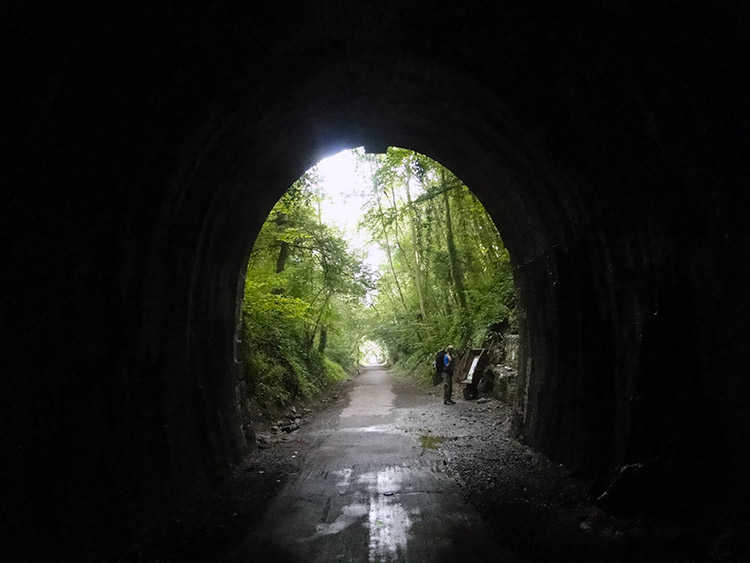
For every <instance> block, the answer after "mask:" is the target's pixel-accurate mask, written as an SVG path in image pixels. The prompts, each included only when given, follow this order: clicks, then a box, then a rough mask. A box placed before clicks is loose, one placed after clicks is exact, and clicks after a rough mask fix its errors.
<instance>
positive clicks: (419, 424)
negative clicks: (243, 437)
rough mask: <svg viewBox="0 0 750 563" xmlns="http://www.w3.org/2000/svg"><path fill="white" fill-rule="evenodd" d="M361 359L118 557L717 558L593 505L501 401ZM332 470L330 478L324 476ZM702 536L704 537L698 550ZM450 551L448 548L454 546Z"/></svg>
mask: <svg viewBox="0 0 750 563" xmlns="http://www.w3.org/2000/svg"><path fill="white" fill-rule="evenodd" d="M460 390H461V386H456V389H455V390H454V398H455V399H456V401H457V403H456V404H455V405H451V406H446V405H443V404H442V400H441V398H442V390H441V389H440V388H429V387H426V386H424V385H417V384H414V383H411V382H407V381H403V380H394V379H393V378H389V377H388V376H387V375H386V374H385V373H376V370H370V371H367V370H365V371H364V373H363V374H362V375H361V376H360V377H358V378H355V379H353V380H350V381H349V382H347V383H345V384H344V385H343V386H342V388H341V389H340V390H339V391H338V394H337V395H336V398H335V399H334V400H332V401H330V402H328V403H324V404H321V405H319V406H318V408H316V409H314V410H313V412H312V413H311V414H309V415H307V416H305V417H303V418H302V419H301V420H300V421H299V423H300V427H299V429H297V430H293V431H291V432H289V433H286V432H283V431H275V430H274V429H272V428H270V427H268V428H265V429H264V428H260V429H259V430H260V435H261V437H262V438H263V441H264V443H262V444H261V445H262V446H263V447H262V448H261V449H259V450H258V451H257V452H255V453H254V454H253V455H251V456H249V458H248V460H247V461H246V463H245V464H244V465H243V466H242V467H241V468H239V469H238V470H237V472H236V473H235V474H234V475H233V476H231V478H229V479H228V480H227V481H226V482H225V483H224V484H223V485H222V486H221V487H220V488H219V489H218V490H217V491H216V492H215V493H214V494H212V495H209V496H207V497H205V498H201V499H196V501H195V502H193V503H192V504H191V505H189V506H186V507H185V508H184V510H183V511H182V512H181V514H180V515H178V517H177V518H176V519H174V520H173V521H170V522H168V523H166V524H165V526H164V527H163V529H162V530H160V531H159V532H158V533H155V534H153V535H152V536H151V537H150V538H148V539H147V540H144V542H143V543H142V544H141V545H140V546H139V547H137V548H134V549H133V550H132V551H131V552H130V553H129V554H126V556H125V557H124V558H120V559H118V560H119V561H127V562H130V561H149V562H156V561H160V562H162V563H163V562H167V561H170V562H171V561H174V562H183V563H184V562H191V563H198V562H208V561H212V562H221V561H284V562H287V561H301V560H305V561H337V560H338V561H414V562H427V561H442V560H463V561H472V560H476V561H507V562H513V561H529V562H531V561H545V562H573V561H575V562H584V561H592V562H593V561H597V562H604V561H610V562H628V563H630V562H636V561H639V562H640V561H642V562H644V563H645V562H646V561H648V562H653V561H682V562H685V561H720V560H726V561H730V560H734V559H719V558H707V555H706V554H705V552H704V549H703V547H700V546H698V545H697V544H696V541H690V538H689V537H688V536H687V534H686V533H685V532H683V531H681V530H679V529H677V528H676V527H674V526H671V525H669V524H666V523H664V522H654V521H636V522H634V521H627V520H620V519H616V518H613V517H610V516H608V515H606V514H604V513H603V512H601V511H600V510H598V509H596V508H594V507H593V503H592V501H591V499H589V498H588V495H587V489H586V486H585V484H584V483H579V482H576V481H575V480H574V479H572V478H571V477H570V476H569V475H568V474H567V472H566V471H565V470H564V469H563V468H562V467H560V466H556V465H555V464H552V463H550V462H549V461H548V460H546V459H545V458H544V457H543V456H542V455H540V454H537V453H534V452H533V451H532V450H530V449H529V448H527V447H525V446H523V445H522V444H519V443H518V442H516V441H515V440H513V439H512V438H510V437H509V435H508V430H509V422H510V409H509V407H507V406H506V405H504V404H502V403H500V402H498V401H496V400H493V399H488V398H486V397H480V399H479V400H478V401H465V400H464V399H463V398H461V396H460ZM329 477H330V479H329ZM698 547H700V548H699V549H698ZM456 558H458V559H456Z"/></svg>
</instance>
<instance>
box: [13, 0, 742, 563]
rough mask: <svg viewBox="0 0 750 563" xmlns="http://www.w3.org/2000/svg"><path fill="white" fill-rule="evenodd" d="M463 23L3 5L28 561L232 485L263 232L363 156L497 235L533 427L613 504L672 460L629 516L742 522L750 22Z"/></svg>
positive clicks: (470, 13)
mask: <svg viewBox="0 0 750 563" xmlns="http://www.w3.org/2000/svg"><path fill="white" fill-rule="evenodd" d="M454 4H455V3H440V2H438V3H429V5H427V4H426V3H420V2H408V3H400V4H398V5H396V4H394V5H391V4H389V3H388V2H378V3H357V4H356V5H355V4H352V3H346V2H322V3H316V5H315V6H307V7H302V8H300V7H299V6H298V5H296V4H291V3H289V4H287V3H285V2H279V3H275V4H274V6H273V7H266V8H252V9H250V8H248V7H245V6H242V5H240V4H234V3H227V4H226V5H224V6H222V7H221V8H219V7H217V6H214V5H208V4H207V5H205V6H200V7H198V6H182V7H181V8H180V9H179V10H177V9H172V8H171V7H170V6H168V5H166V4H164V5H159V6H157V7H154V6H151V7H149V8H141V7H137V6H132V5H125V4H121V5H118V4H116V3H109V4H108V5H107V6H67V5H63V4H60V3H51V2H37V3H29V4H21V3H14V4H9V5H6V6H5V7H4V8H3V10H4V11H5V16H6V17H4V18H3V23H2V25H3V33H2V34H1V35H0V36H1V37H2V38H3V39H2V41H3V46H4V47H5V48H4V49H3V50H2V52H3V56H2V63H3V70H4V73H3V76H5V77H6V79H5V84H4V86H3V90H4V92H5V94H6V99H7V100H8V102H7V103H6V104H5V105H4V107H3V110H2V111H3V116H4V123H5V124H6V126H5V128H4V133H3V135H2V154H1V156H0V158H1V159H2V180H3V181H2V184H3V186H5V188H4V190H3V194H2V203H3V205H2V217H3V224H2V229H3V234H4V237H3V240H4V242H3V257H4V273H3V279H4V284H5V291H4V292H3V294H2V301H3V315H2V318H3V324H4V338H3V376H2V377H3V383H4V393H3V398H2V405H3V409H2V412H3V432H2V447H3V451H4V452H7V455H6V456H4V457H5V459H6V460H7V461H6V463H4V464H3V470H2V471H3V473H4V474H3V483H4V487H5V488H6V491H5V494H4V495H3V499H4V501H3V508H4V510H3V521H2V523H1V525H2V530H3V532H4V533H3V534H2V536H3V540H2V541H3V542H4V543H3V546H2V551H3V554H4V555H5V556H6V557H5V559H6V560H11V561H12V560H24V559H32V560H39V561H44V560H57V561H60V560H67V559H69V560H76V561H82V560H87V559H91V560H98V561H101V560H106V558H105V555H107V554H113V553H121V552H122V551H123V550H126V549H128V548H129V547H130V546H132V545H133V544H135V543H137V542H138V541H139V538H142V537H143V534H145V533H146V532H147V531H148V530H149V529H151V528H153V527H154V526H156V525H158V524H159V523H160V522H161V521H163V519H164V518H166V517H168V515H169V514H170V510H172V509H173V508H174V507H175V506H176V505H178V504H179V503H182V502H186V501H187V500H189V499H190V498H192V497H193V496H194V495H196V494H199V493H201V492H202V491H206V490H210V488H211V487H212V486H213V485H215V484H216V483H218V482H220V481H221V480H222V479H223V478H224V477H225V476H226V475H227V474H228V472H229V471H231V470H232V467H233V466H234V464H236V463H237V462H238V461H239V460H240V459H241V458H242V455H243V454H244V452H245V451H246V444H245V443H244V437H243V435H242V433H241V431H240V428H239V421H238V418H237V416H238V415H237V412H236V401H235V397H234V385H235V371H234V370H235V369H236V366H235V362H234V358H233V350H234V335H235V328H236V322H237V316H236V311H237V307H238V301H237V299H238V294H239V291H240V285H239V284H240V280H241V276H242V272H243V269H244V266H245V263H246V260H247V255H248V253H249V249H250V247H251V245H252V241H253V239H254V236H255V234H256V233H257V231H258V229H259V227H260V224H261V223H262V221H263V220H264V218H265V216H266V214H267V213H268V211H269V210H270V208H271V206H272V205H273V203H274V202H275V200H276V199H277V198H278V197H279V196H280V195H281V193H282V192H283V190H285V189H286V187H287V186H289V185H290V184H291V183H292V182H293V181H294V180H295V179H296V178H298V177H299V176H300V175H301V174H302V173H303V172H304V171H305V169H306V168H308V167H309V166H310V165H312V164H314V163H315V162H316V161H317V160H318V159H319V158H321V157H323V156H325V155H327V154H331V153H332V152H334V151H336V150H339V149H342V148H347V147H353V146H359V145H365V146H370V147H385V146H387V145H396V146H402V147H407V148H411V149H414V150H418V151H420V152H423V153H425V154H428V155H429V156H431V157H433V158H435V159H437V160H439V161H440V162H441V163H442V164H444V165H446V166H448V167H449V168H450V169H451V170H452V171H453V172H455V173H456V174H457V175H458V176H459V177H460V178H461V179H462V180H464V181H465V182H466V183H467V185H469V186H470V187H471V189H472V190H473V191H474V192H475V193H476V194H477V196H478V197H479V198H480V200H481V201H482V202H483V203H484V205H485V206H486V207H487V209H488V211H489V212H490V213H491V214H492V216H493V218H494V219H495V221H496V223H497V226H498V228H499V230H500V232H501V234H502V236H503V239H504V241H505V243H506V245H507V246H508V248H509V249H510V251H511V256H512V260H513V264H514V269H515V276H516V283H517V288H518V295H519V299H518V303H519V311H520V324H521V349H520V368H521V369H520V370H519V371H520V373H519V381H518V390H519V393H518V400H517V404H516V406H515V414H514V429H515V432H516V435H517V436H518V437H519V439H521V440H524V441H526V442H527V443H529V444H530V445H531V446H533V447H535V448H537V449H539V450H541V451H543V452H545V453H546V454H547V455H549V456H550V457H552V458H553V459H555V460H558V461H561V462H563V463H565V464H566V465H567V466H568V467H569V468H570V469H571V470H573V471H575V472H576V473H577V474H578V475H581V476H582V477H584V478H587V479H594V480H596V482H597V487H598V489H597V490H599V491H601V490H605V488H606V487H607V485H608V484H609V483H610V480H611V478H612V476H613V475H615V474H616V473H617V470H618V468H619V467H621V466H623V465H627V464H634V463H638V462H643V461H647V460H654V459H656V460H658V464H659V465H658V467H659V468H660V469H659V471H657V473H656V476H655V477H654V478H653V479H651V480H650V481H647V482H646V483H645V484H643V485H641V487H640V489H635V490H629V491H626V493H627V494H625V495H624V496H625V497H626V498H627V499H628V502H623V501H620V502H618V501H617V498H618V497H617V495H616V494H615V495H611V496H610V498H611V499H613V500H611V501H610V505H609V509H611V510H613V511H627V510H631V511H632V510H636V511H638V510H641V511H643V510H646V509H647V508H653V507H649V506H647V505H648V502H647V499H648V498H651V497H653V492H654V490H655V488H656V487H658V489H659V490H661V489H662V488H664V487H665V483H667V484H671V489H670V487H666V488H667V489H670V490H671V493H670V492H669V491H667V493H666V494H665V495H664V497H663V498H664V499H671V500H675V499H676V498H678V497H679V498H682V499H683V500H684V501H685V502H684V503H683V504H680V509H681V510H682V509H683V508H684V507H685V506H687V510H688V512H691V513H692V512H694V513H695V514H698V513H699V512H700V511H699V508H700V509H701V510H705V508H706V507H707V506H710V507H711V508H713V509H714V510H715V511H718V510H719V509H721V511H722V513H732V512H734V513H737V514H741V513H743V511H744V510H745V509H744V508H742V507H743V506H745V505H746V501H747V500H750V498H748V496H749V495H748V488H747V486H748V480H747V477H746V476H747V475H748V474H749V473H748V471H749V470H750V465H749V462H748V456H747V455H746V454H747V451H746V450H747V446H746V444H748V443H750V440H749V438H750V436H748V430H749V429H750V421H749V420H748V416H749V415H748V409H747V407H746V405H747V399H748V398H749V397H748V387H749V384H748V381H747V378H746V377H745V374H746V366H747V365H748V360H750V358H748V355H750V352H749V350H750V347H748V346H747V344H746V343H747V341H748V336H750V334H749V333H750V327H749V326H748V319H750V311H748V299H747V297H748V295H747V293H748V289H747V288H748V281H750V272H749V271H748V265H747V261H746V260H745V259H744V257H745V256H747V255H748V251H750V239H749V235H748V229H747V227H746V225H745V221H746V219H747V217H748V195H747V190H746V185H747V180H748V169H747V167H748V165H747V159H746V158H745V156H746V154H747V148H748V147H747V135H746V133H747V124H748V121H747V118H748V116H747V108H746V101H745V100H746V98H745V94H746V92H745V87H744V85H746V84H747V83H748V80H747V78H748V77H747V72H748V71H747V66H746V65H742V64H741V63H742V62H743V57H744V53H745V52H746V51H745V50H744V49H743V43H742V42H743V38H744V34H743V33H742V31H743V30H744V27H745V24H746V22H747V20H746V17H745V13H744V10H742V9H741V8H740V7H738V6H739V4H734V3H731V2H730V3H723V4H722V5H721V7H720V8H719V7H716V6H714V7H712V8H711V10H708V9H707V10H706V11H705V12H694V13H687V12H683V13H681V14H675V13H673V12H672V11H670V10H668V9H667V8H668V7H667V6H666V5H665V6H664V7H662V6H661V5H657V6H654V7H651V8H648V9H645V8H640V7H638V6H636V5H635V4H632V5H631V4H628V3H619V4H614V3H588V4H575V5H572V6H568V7H565V8H561V7H551V5H546V4H545V3H538V4H530V5H523V6H522V5H521V4H517V3H513V2H509V3H507V4H503V5H502V6H500V7H498V6H497V5H496V4H495V3H492V4H489V3H488V4H486V5H484V4H482V3H477V4H476V5H471V6H470V5H454ZM490 9H491V10H492V11H489V10H490ZM498 10H499V11H498ZM489 13H492V14H495V15H493V16H492V17H488V15H487V14H489ZM745 62H746V61H745ZM660 475H661V476H660ZM719 483H720V484H721V486H717V484H719ZM679 491H689V494H687V495H684V494H683V495H680V494H679ZM615 492H616V489H615ZM621 496H622V495H621ZM664 502H666V501H664ZM656 508H659V507H656ZM661 508H662V509H663V508H664V507H663V506H662V507H661ZM700 513H702V512H700Z"/></svg>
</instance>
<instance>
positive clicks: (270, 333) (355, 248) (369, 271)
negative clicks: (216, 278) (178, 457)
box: [235, 147, 518, 441]
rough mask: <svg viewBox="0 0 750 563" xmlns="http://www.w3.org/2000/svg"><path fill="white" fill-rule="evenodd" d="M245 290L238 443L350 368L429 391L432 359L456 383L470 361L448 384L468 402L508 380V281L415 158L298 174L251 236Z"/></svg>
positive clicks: (477, 207) (475, 206) (376, 159)
mask: <svg viewBox="0 0 750 563" xmlns="http://www.w3.org/2000/svg"><path fill="white" fill-rule="evenodd" d="M243 283H244V290H243V292H242V295H241V303H240V306H239V307H238V308H237V311H238V313H239V314H240V316H241V318H239V319H237V327H238V334H237V336H236V342H237V349H236V350H235V353H236V356H237V357H236V360H237V363H238V365H239V366H240V369H239V372H240V376H239V389H238V396H239V397H240V398H239V406H240V411H241V414H242V413H244V415H243V416H242V418H243V427H245V428H246V431H247V432H246V433H247V435H248V438H249V439H250V441H253V437H252V429H250V428H247V423H246V422H245V421H244V419H246V418H247V413H248V412H249V411H251V410H258V408H259V406H261V405H262V408H274V407H276V408H278V407H282V406H283V405H284V404H285V403H288V402H290V401H294V400H297V401H304V400H309V399H310V398H311V397H312V396H314V395H315V394H317V393H319V392H321V391H322V389H323V388H324V387H325V386H326V385H328V384H329V383H332V382H334V381H336V380H341V379H342V378H344V377H345V374H346V373H347V372H348V373H352V370H356V371H357V372H359V367H360V366H366V365H386V364H387V365H389V366H390V367H391V368H392V369H395V370H396V371H398V372H401V373H406V374H407V377H410V378H413V379H414V380H415V381H419V380H424V381H427V380H430V379H439V377H438V376H439V374H440V372H441V371H442V367H443V366H442V365H436V363H435V361H434V360H433V359H434V357H435V354H436V352H437V351H438V350H443V351H444V349H445V348H446V346H451V348H455V351H451V354H452V355H453V364H452V367H458V365H459V364H461V366H462V369H463V363H465V362H464V356H465V355H467V354H475V355H476V349H477V348H479V349H482V350H483V355H482V365H481V366H480V367H479V368H477V366H476V365H473V366H471V367H472V368H473V369H471V374H469V369H468V368H467V369H466V370H465V371H466V374H462V375H461V376H460V377H459V376H456V380H457V381H461V382H463V383H468V385H469V389H468V391H470V392H471V393H469V395H470V394H472V393H473V394H476V391H477V387H478V385H479V383H480V380H481V379H483V378H484V381H482V382H481V383H482V384H483V386H484V387H488V388H491V387H492V385H493V381H494V374H493V373H490V370H491V369H493V368H495V367H496V366H497V365H499V364H500V363H502V362H503V361H504V362H505V364H506V367H507V364H512V365H513V368H509V367H507V369H511V370H515V369H517V365H516V361H517V358H516V350H517V349H518V325H517V323H518V321H517V317H516V314H515V288H514V283H513V272H512V267H511V263H510V257H509V254H508V251H507V249H506V248H505V246H504V244H503V241H502V239H501V238H500V236H499V234H498V232H497V229H496V227H495V224H494V222H493V220H492V217H491V216H490V215H489V214H488V213H487V211H486V210H485V208H484V207H483V206H482V204H481V202H479V200H477V199H476V197H475V196H474V195H473V194H472V192H471V191H470V189H469V188H468V187H467V186H466V185H465V184H464V183H463V182H462V181H461V180H460V179H459V178H457V177H456V176H455V175H454V174H453V173H452V172H451V171H450V170H448V169H446V168H445V167H443V166H441V165H440V164H439V163H438V162H436V161H434V160H432V159H430V158H428V157H426V156H425V155H421V154H419V153H416V152H414V151H410V150H406V149H399V148H395V147H389V148H388V150H387V152H386V153H381V154H373V153H366V152H365V151H364V148H363V147H359V148H357V149H351V150H346V151H342V152H339V153H337V154H336V155H333V156H331V157H328V158H326V159H324V160H322V161H320V162H319V163H318V164H316V165H315V166H314V167H313V168H311V169H309V170H308V171H307V172H305V174H304V175H303V176H302V177H301V178H300V179H299V180H297V181H296V182H294V184H293V185H292V186H291V187H290V188H289V189H288V190H287V191H286V192H285V193H284V195H283V196H282V197H281V198H280V199H279V201H278V202H276V204H275V205H274V207H273V209H272V210H271V212H270V213H269V215H268V217H267V219H266V221H265V222H264V223H263V226H262V227H261V229H260V232H259V234H258V237H257V238H256V240H255V241H254V244H253V247H252V251H251V253H250V257H249V259H248V268H247V272H246V273H245V275H244V276H243ZM508 342H512V344H508ZM508 347H510V348H511V351H510V352H508V350H507V348H508ZM472 349H474V350H472ZM490 356H492V360H491V361H492V362H493V363H492V364H490V363H489V361H490V360H489V359H488V358H489V357H490ZM466 357H467V358H468V356H466ZM440 362H442V358H441V360H440ZM462 362H463V363H462ZM475 364H476V362H475ZM475 372H476V373H475ZM485 372H487V373H485ZM485 375H486V377H484V376H485ZM511 379H512V377H511ZM433 384H434V383H433ZM505 384H506V386H507V389H506V392H505V395H504V397H503V399H504V400H505V402H506V403H508V404H511V403H513V400H514V393H513V385H512V382H511V383H508V382H505ZM467 396H468V395H467ZM251 403H252V404H253V405H254V406H253V407H250V404H251Z"/></svg>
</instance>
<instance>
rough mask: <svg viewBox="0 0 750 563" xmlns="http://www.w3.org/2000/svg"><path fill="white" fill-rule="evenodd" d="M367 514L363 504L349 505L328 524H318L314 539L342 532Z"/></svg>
mask: <svg viewBox="0 0 750 563" xmlns="http://www.w3.org/2000/svg"><path fill="white" fill-rule="evenodd" d="M368 512H369V507H368V506H367V505H365V504H350V505H348V506H345V507H344V508H342V509H341V514H340V515H339V517H338V518H336V520H335V521H334V522H331V523H330V524H318V529H317V530H316V532H315V537H320V536H330V535H332V534H338V533H339V532H342V531H343V530H345V529H346V528H348V527H349V526H351V525H352V524H354V523H355V522H357V520H359V519H360V518H362V517H363V516H365V515H366V514H367V513H368Z"/></svg>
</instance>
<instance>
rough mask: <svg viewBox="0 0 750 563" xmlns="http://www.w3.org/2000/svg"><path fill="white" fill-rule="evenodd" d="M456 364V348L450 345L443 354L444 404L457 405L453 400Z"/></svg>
mask: <svg viewBox="0 0 750 563" xmlns="http://www.w3.org/2000/svg"><path fill="white" fill-rule="evenodd" d="M455 365H456V356H455V349H454V348H453V346H448V347H447V348H446V349H445V355H444V356H443V404H444V405H455V404H456V402H455V401H454V400H453V368H454V367H455Z"/></svg>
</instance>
